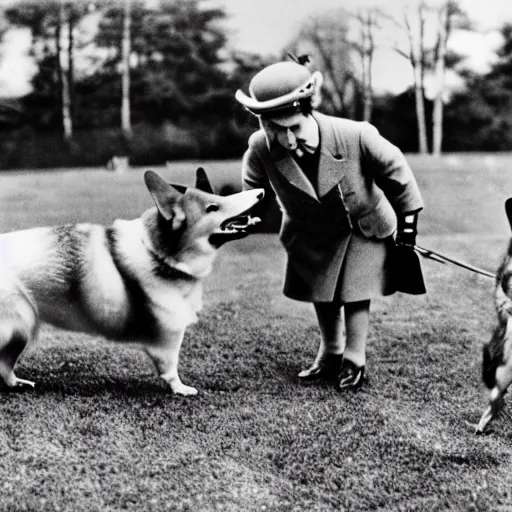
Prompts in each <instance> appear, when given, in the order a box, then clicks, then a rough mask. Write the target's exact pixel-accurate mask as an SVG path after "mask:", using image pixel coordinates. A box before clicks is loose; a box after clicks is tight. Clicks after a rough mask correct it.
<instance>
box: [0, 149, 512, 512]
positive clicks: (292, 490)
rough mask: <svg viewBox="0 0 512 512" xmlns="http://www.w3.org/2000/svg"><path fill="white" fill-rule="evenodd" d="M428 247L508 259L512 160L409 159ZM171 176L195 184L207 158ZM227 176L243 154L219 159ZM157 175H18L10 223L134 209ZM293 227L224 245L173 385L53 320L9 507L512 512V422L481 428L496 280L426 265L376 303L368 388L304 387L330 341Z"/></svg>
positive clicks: (13, 440) (34, 371) (217, 172)
mask: <svg viewBox="0 0 512 512" xmlns="http://www.w3.org/2000/svg"><path fill="white" fill-rule="evenodd" d="M409 161H410V163H411V165H412V166H413V168H414V169H415V171H416V175H417V177H418V181H419V183H420V186H421V188H422V190H423V192H424V196H425V201H426V205H427V207H426V210H425V212H424V213H423V214H422V216H421V221H420V236H419V238H418V242H419V243H420V245H424V246H426V247H429V248H433V249H437V250H439V251H441V252H443V253H446V254H448V255H452V256H454V257H456V258H460V259H462V260H464V261H467V262H469V263H471V264H473V265H478V266H481V267H484V268H486V269H488V270H491V271H493V270H495V268H496V266H497V264H498V261H499V259H500V257H501V254H502V253H503V251H504V250H505V248H506V245H507V243H508V238H509V234H510V228H509V227H508V224H507V221H506V219H505V215H504V212H503V201H504V199H505V198H507V197H509V196H512V172H511V169H512V156H510V155H500V156H491V155H460V156H457V157H455V156H454V157H451V156H448V157H445V158H443V159H442V160H433V159H428V158H427V159H421V158H418V157H414V156H411V157H409ZM175 167H176V168H175V169H167V170H164V169H162V173H163V174H165V176H166V177H168V178H169V180H171V179H175V180H176V181H180V182H183V183H188V182H190V173H191V171H193V169H194V168H195V164H194V163H184V164H180V163H177V164H176V166H175ZM205 167H206V168H207V170H209V171H210V175H211V176H212V181H213V182H214V183H216V184H218V185H219V184H221V183H225V182H226V181H233V180H236V179H237V175H238V168H239V163H238V162H223V163H220V162H216V163H206V165H205ZM150 205H151V199H150V197H149V195H148V194H147V193H146V192H145V189H144V186H143V182H142V170H133V171H131V172H130V173H127V174H121V175H116V174H112V173H108V172H106V171H98V170H87V171H84V172H76V171H71V172H54V173H52V172H41V173H34V172H17V173H5V174H3V175H1V176H0V231H8V230H12V229H22V228H25V227H31V226H35V225H45V224H54V223H67V222H76V221H94V222H102V223H110V222H111V221H112V220H113V219H115V218H116V217H126V218H129V217H134V216H137V215H138V214H139V213H140V212H141V211H142V210H143V209H144V208H146V207H149V206H150ZM283 264H284V254H283V251H282V250H281V248H280V246H279V243H278V241H277V239H276V236H275V235H260V234H258V235H254V236H251V237H249V238H247V239H245V240H242V241H238V242H234V243H232V244H231V245H228V246H225V247H223V248H222V250H221V252H220V253H219V257H218V260H217V262H216V266H215V271H214V273H213V274H212V275H211V276H210V277H209V278H208V279H207V282H206V292H205V308H204V310H203V313H202V315H201V318H200V321H199V323H198V324H196V325H195V326H193V327H192V328H191V329H190V330H189V332H188V334H187V336H186V340H185V343H184V348H183V352H182V359H181V375H182V379H183V381H184V382H185V383H188V384H192V385H195V386H197V387H198V388H199V395H198V396H197V397H192V398H181V397H175V396H172V395H171V394H170V393H169V392H168V390H167V389H166V387H165V386H164V384H163V383H162V382H160V380H159V379H158V377H157V376H156V375H155V373H154V371H153V367H152V365H151V363H150V361H149V360H148V359H146V357H145V355H144V354H142V353H141V352H140V351H138V350H137V349H134V348H127V347H123V346H119V345H114V344H111V343H105V342H103V341H102V340H101V339H99V338H93V337H88V336H84V335H80V334H71V333H67V332H64V331H59V330H56V329H53V328H50V327H45V328H44V329H43V330H42V333H41V336H40V339H39V341H38V342H37V344H35V345H34V346H32V347H31V348H30V350H29V351H27V353H26V354H25V355H24V357H23V358H22V360H21V361H20V364H19V366H18V372H17V373H18V375H19V376H20V377H22V378H23V377H25V378H29V379H34V380H35V381H36V382H37V387H36V389H35V390H34V391H30V392H24V393H2V394H0V511H1V512H7V511H18V510H28V511H58V510H60V511H87V512H89V511H121V510H130V511H146V510H148V511H163V510H172V511H184V510H188V511H194V512H196V511H215V510H221V511H260V510H266V511H367V510H368V511H389V512H392V511H393V512H394V511H407V512H408V511H426V510H428V511H444V510H454V511H496V512H498V511H503V512H504V511H509V510H512V485H511V484H512V422H511V421H510V420H508V419H507V418H506V417H502V418H499V419H498V420H497V421H496V422H495V423H494V425H493V427H492V429H491V431H490V433H489V434H488V435H485V436H475V435H474V426H475V424H476V423H477V421H478V419H479V416H480V414H481V412H482V410H483V407H484V405H485V401H486V395H485V392H484V389H483V386H482V384H481V380H480V363H481V345H482V342H483V341H484V340H486V339H487V338H488V337H489V336H490V333H491V330H492V327H493V321H494V316H493V315H494V312H493V307H492V288H493V282H492V280H491V279H488V278H485V277H482V276H478V275H476V274H471V273H469V272H467V271H464V270H462V269H459V268H457V267H453V266H448V265H441V264H438V263H435V262H430V261H424V263H423V268H424V271H425V276H426V281H427V287H428V294H427V295H425V296H420V297H412V296H407V295H402V294H396V295H394V296H392V297H388V298H386V299H382V300H378V301H375V302H374V304H373V323H372V327H371V332H370V340H369V349H368V372H369V379H370V380H369V382H368V384H367V385H366V387H365V388H363V390H361V391H360V392H358V393H355V394H344V395H340V394H338V393H337V392H335V391H334V390H333V389H332V388H331V387H330V386H328V385H323V384H320V385H318V384H314V385H300V384H299V383H298V382H297V378H296V375H297V373H298V371H299V370H300V369H301V368H302V367H303V366H304V365H306V364H307V363H309V362H310V361H311V359H312V358H313V357H314V354H315V349H316V345H317V343H318V340H319V334H318V332H317V327H316V321H315V317H314V314H313V311H312V308H311V307H310V305H308V304H301V303H297V302H293V301H290V300H288V299H285V298H284V297H282V295H281V280H282V269H283Z"/></svg>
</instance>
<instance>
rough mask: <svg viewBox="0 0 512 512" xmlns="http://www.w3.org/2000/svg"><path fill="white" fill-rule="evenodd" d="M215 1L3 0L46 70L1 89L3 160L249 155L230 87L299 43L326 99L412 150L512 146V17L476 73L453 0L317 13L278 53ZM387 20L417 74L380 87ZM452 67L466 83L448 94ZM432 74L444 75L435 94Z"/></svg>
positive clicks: (13, 163)
mask: <svg viewBox="0 0 512 512" xmlns="http://www.w3.org/2000/svg"><path fill="white" fill-rule="evenodd" d="M212 5H213V4H211V3H204V2H202V1H201V0H160V1H159V2H146V1H144V0H117V1H115V0H94V1H90V2H86V1H84V2H81V1H74V2H72V1H67V0H13V1H12V2H11V3H10V4H8V5H7V6H5V7H3V10H2V13H1V17H0V35H2V34H5V33H6V32H7V31H8V30H9V29H12V28H24V29H25V30H28V31H29V33H30V39H31V47H30V53H31V55H32V56H33V59H34V61H35V63H36V65H37V72H36V73H35V75H34V76H33V78H32V81H31V85H32V90H31V92H30V93H29V94H27V95H25V96H23V97H21V98H4V99H2V100H1V101H0V130H1V131H2V135H3V137H2V141H1V142H0V148H1V149H2V151H1V156H0V168H17V167H54V166H59V165H63V166H68V165H82V166H83V165H104V164H105V163H106V162H107V161H108V160H109V159H110V158H111V157H113V156H115V155H126V156H128V157H129V158H130V161H131V163H133V164H134V165H137V164H139V165H141V164H161V163H164V162H165V161H167V160H173V159H182V158H239V157H240V156H241V154H242V153H243V151H244V149H245V147H246V143H247V139H248V137H249V135H250V133H252V131H254V130H255V129H256V128H257V124H256V121H255V119H253V118H252V117H251V116H250V115H249V114H248V113H247V112H245V111H244V110H243V109H242V108H241V107H240V106H239V105H238V104H237V103H236V102H235V101H234V92H235V90H236V89H237V88H240V87H242V88H244V89H245V90H246V89H247V86H248V83H249V81H250V78H251V77H252V76H253V75H254V73H256V72H257V71H258V70H260V69H261V68H262V67H263V66H265V65H267V64H269V63H271V62H273V61H274V60H279V59H283V58H287V54H289V53H291V54H292V55H299V54H304V53H306V54H308V55H310V62H309V64H308V65H310V66H311V67H312V68H315V69H319V70H320V71H322V73H323V74H324V86H323V87H324V90H323V97H324V101H323V105H322V107H321V109H322V110H323V111H324V112H326V113H329V114H333V115H339V116H343V117H348V118H352V119H360V120H367V121H370V122H372V123H373V124H375V126H376V127H377V128H378V129H379V130H380V131H381V133H382V134H383V135H384V136H386V137H387V138H389V139H390V140H391V141H393V142H394V143H396V144H397V145H398V146H399V147H401V149H402V150H404V151H407V152H416V151H419V152H421V153H427V152H432V153H434V154H436V155H439V154H440V153H441V152H442V151H473V150H481V151H496V150H509V148H510V144H509V139H510V138H512V135H511V134H510V132H511V131H510V129H509V128H510V124H511V123H512V114H511V108H510V107H511V105H510V102H511V99H510V98H511V97H512V95H511V92H512V91H511V88H512V26H511V25H506V24H505V25H504V26H503V27H502V30H501V32H502V36H503V45H502V47H501V48H500V50H499V59H498V60H497V62H496V63H495V64H494V65H493V67H492V69H491V70H490V71H489V72H488V73H485V74H476V73H474V72H472V71H470V70H468V69H465V68H463V67H461V62H462V61H463V59H462V57H461V56H460V55H456V54H454V53H453V52H451V51H450V50H449V45H448V42H449V39H450V37H451V34H452V33H453V30H454V29H458V30H462V29H463V30H472V26H471V21H470V20H469V18H468V17H467V15H466V14H465V13H464V11H463V10H462V9H461V8H460V6H459V4H458V3H457V2H455V1H452V0H449V1H446V2H443V3H442V4H440V5H439V4H437V5H436V7H431V6H429V5H428V3H427V2H426V1H424V0H420V1H419V2H415V4H414V6H413V7H411V8H409V9H404V10H403V12H401V13H399V15H398V16H397V15H396V14H395V15H393V16H392V15H391V14H390V13H389V12H385V11H383V10H382V9H376V8H369V7H367V8H364V9H360V10H358V11H356V12H349V11H347V10H345V9H337V10H336V11H332V12H326V13H319V14H317V15H315V16H314V17H310V18H309V19H307V20H305V21H304V23H303V24H302V26H301V27H300V30H299V31H298V32H297V33H296V34H295V35H294V36H293V37H291V39H290V40H289V42H288V43H287V44H286V46H285V48H282V49H280V51H279V52H277V54H276V55H275V56H265V55H259V54H251V53H244V52H239V51H233V50H229V49H228V45H227V40H228V38H227V29H226V24H225V20H226V13H225V11H224V10H223V9H222V8H219V7H212ZM386 24H388V26H389V24H391V25H393V26H395V27H396V31H397V32H398V31H401V32H402V34H403V36H404V37H403V38H402V41H401V42H398V41H392V42H391V43H389V44H391V46H392V47H393V49H394V51H396V53H397V54H399V55H402V56H403V58H404V59H407V61H408V62H409V63H410V67H411V73H412V76H413V77H414V80H413V86H412V87H411V88H410V89H408V90H407V91H406V92H405V93H403V94H400V95H391V94H387V95H377V94H376V93H375V91H374V89H373V77H372V67H373V63H374V60H375V58H376V50H377V49H378V47H379V45H381V44H383V43H382V37H381V32H382V28H383V27H384V26H385V25H386ZM429 24H430V25H429ZM432 29H433V33H434V37H433V38H432V37H431V38H430V42H428V43H427V38H426V37H425V34H426V32H427V30H430V31H431V32H432ZM1 55H2V52H0V59H1V58H2V57H1ZM447 69H452V70H457V72H458V73H459V75H460V76H461V77H462V79H463V80H464V83H465V87H464V88H462V89H460V90H459V91H458V92H457V93H455V94H453V95H452V96H451V97H450V98H449V99H448V100H446V94H445V93H446V90H445V85H444V83H445V75H446V70H447ZM427 75H428V76H429V77H430V78H431V79H432V80H434V82H435V84H436V88H435V89H436V92H435V95H434V97H433V98H432V99H427V97H426V92H425V77H426V76H427Z"/></svg>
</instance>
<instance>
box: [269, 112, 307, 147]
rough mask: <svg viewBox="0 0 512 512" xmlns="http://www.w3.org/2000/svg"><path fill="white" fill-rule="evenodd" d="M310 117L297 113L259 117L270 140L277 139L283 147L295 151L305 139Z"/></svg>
mask: <svg viewBox="0 0 512 512" xmlns="http://www.w3.org/2000/svg"><path fill="white" fill-rule="evenodd" d="M310 117H311V116H305V115H304V114H301V113H297V114H293V115H291V116H286V117H276V118H269V119H264V118H261V125H262V127H263V129H264V130H265V132H266V133H267V137H268V138H269V139H270V140H271V141H273V140H275V139H277V141H278V142H279V144H281V146H283V147H284V148H285V149H287V150H289V151H295V150H296V149H297V146H298V145H299V144H302V143H304V142H305V141H306V132H307V128H308V125H309V118H310ZM311 119H312V118H311Z"/></svg>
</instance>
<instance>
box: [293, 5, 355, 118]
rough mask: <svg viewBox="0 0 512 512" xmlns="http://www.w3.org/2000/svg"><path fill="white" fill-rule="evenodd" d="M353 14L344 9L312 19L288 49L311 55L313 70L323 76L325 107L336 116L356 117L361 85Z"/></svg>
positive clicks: (301, 28) (294, 52)
mask: <svg viewBox="0 0 512 512" xmlns="http://www.w3.org/2000/svg"><path fill="white" fill-rule="evenodd" d="M349 18H350V15H349V13H348V12H347V11H346V10H345V9H342V8H338V9H335V10H329V11H325V12H323V13H320V14H317V15H315V16H313V17H311V18H309V19H308V20H307V21H306V22H305V23H304V24H303V25H302V26H301V27H300V29H299V31H298V33H297V35H296V36H295V37H294V38H292V40H291V41H290V43H289V44H288V45H287V51H289V52H290V53H293V54H296V55H300V54H310V55H311V60H312V66H313V67H315V68H316V69H318V70H319V71H321V72H322V75H323V77H324V84H323V90H322V93H323V94H322V96H323V102H322V104H323V107H324V109H325V110H326V111H328V112H329V113H331V114H334V115H342V116H344V117H348V118H354V117H356V107H357V94H356V93H357V81H356V79H355V76H354V66H353V62H352V58H353V47H352V45H351V43H350V42H349V41H348V31H349V26H348V20H349Z"/></svg>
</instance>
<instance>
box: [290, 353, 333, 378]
mask: <svg viewBox="0 0 512 512" xmlns="http://www.w3.org/2000/svg"><path fill="white" fill-rule="evenodd" d="M342 362H343V354H326V355H325V356H323V357H322V358H321V359H320V361H318V362H315V363H313V365H312V366H310V367H309V368H307V369H306V370H302V371H301V372H300V373H299V380H301V381H303V382H306V381H313V380H331V381H333V380H336V379H337V377H338V375H339V373H340V370H341V365H342Z"/></svg>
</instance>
